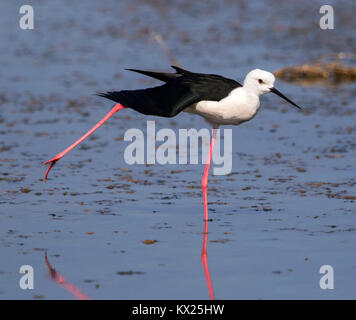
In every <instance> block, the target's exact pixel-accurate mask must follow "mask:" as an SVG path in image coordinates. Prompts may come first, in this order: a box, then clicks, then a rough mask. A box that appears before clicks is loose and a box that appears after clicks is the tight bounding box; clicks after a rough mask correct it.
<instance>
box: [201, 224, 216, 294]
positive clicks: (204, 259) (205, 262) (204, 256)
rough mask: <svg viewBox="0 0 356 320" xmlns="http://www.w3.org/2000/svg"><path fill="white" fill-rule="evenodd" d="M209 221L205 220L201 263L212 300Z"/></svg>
mask: <svg viewBox="0 0 356 320" xmlns="http://www.w3.org/2000/svg"><path fill="white" fill-rule="evenodd" d="M208 223H209V221H208V220H204V232H203V247H202V251H201V262H202V264H203V268H204V274H205V280H206V284H207V286H208V291H209V296H210V300H214V299H215V295H214V288H213V283H212V281H211V277H210V271H209V265H208V251H207V243H208Z"/></svg>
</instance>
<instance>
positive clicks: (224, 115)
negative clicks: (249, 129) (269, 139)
mask: <svg viewBox="0 0 356 320" xmlns="http://www.w3.org/2000/svg"><path fill="white" fill-rule="evenodd" d="M239 89H240V88H239ZM239 89H235V90H236V91H237V92H235V94H234V92H232V93H231V94H230V95H229V96H228V97H226V98H224V99H222V100H220V101H200V102H198V103H196V104H194V105H191V106H190V107H188V108H186V109H185V110H184V111H186V112H189V113H194V114H198V115H200V116H202V117H203V118H205V119H206V120H207V121H208V122H210V123H212V124H216V125H223V124H225V125H239V124H241V123H243V122H245V121H248V120H251V119H252V118H253V117H254V116H255V115H256V113H257V111H258V109H259V105H260V101H259V98H258V96H256V97H250V96H248V97H246V96H245V94H244V92H239V91H238V90H239ZM235 90H234V91H235Z"/></svg>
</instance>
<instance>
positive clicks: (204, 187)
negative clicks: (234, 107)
mask: <svg viewBox="0 0 356 320" xmlns="http://www.w3.org/2000/svg"><path fill="white" fill-rule="evenodd" d="M216 130H217V128H215V127H214V128H213V136H212V138H211V141H210V150H209V154H208V159H207V161H206V165H205V169H204V174H203V180H202V181H201V187H202V190H203V201H204V220H205V221H207V220H208V198H207V194H206V192H207V189H208V176H209V169H210V162H211V158H212V156H213V149H214V144H215V137H216Z"/></svg>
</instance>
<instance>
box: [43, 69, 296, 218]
mask: <svg viewBox="0 0 356 320" xmlns="http://www.w3.org/2000/svg"><path fill="white" fill-rule="evenodd" d="M172 67H173V68H174V69H175V70H176V72H175V73H163V72H153V71H142V70H136V69H128V70H130V71H134V72H138V73H141V74H144V75H146V76H149V77H152V78H155V79H158V80H161V81H163V82H165V84H164V85H162V86H159V87H154V88H148V89H141V90H124V91H114V92H106V93H100V94H99V96H102V97H105V98H108V99H110V100H113V101H115V102H117V104H116V105H115V106H114V107H113V108H112V110H111V111H110V112H109V113H108V114H107V115H106V116H105V117H104V118H103V119H102V120H101V121H100V122H99V123H97V124H96V125H95V126H94V127H93V128H92V129H91V130H89V131H88V132H87V133H86V134H85V135H84V136H83V137H81V138H80V139H79V140H77V141H76V142H75V143H73V144H72V145H71V146H70V147H68V148H67V149H65V150H64V151H62V152H61V153H59V154H57V155H56V156H55V157H54V158H53V159H51V160H48V161H46V162H45V163H46V164H48V163H50V166H49V167H48V169H47V172H46V175H45V180H47V176H48V173H49V171H50V170H51V168H52V167H53V166H54V164H55V163H56V162H57V161H58V160H60V159H61V158H62V157H63V156H64V155H65V154H66V153H68V152H69V151H70V150H72V149H73V148H74V147H75V146H77V145H78V144H79V143H81V142H82V141H83V140H84V139H86V138H87V137H88V136H89V135H90V134H92V133H93V132H94V131H95V130H96V129H98V128H99V127H100V126H101V125H102V124H103V123H104V122H105V121H106V120H108V119H109V118H110V117H111V116H112V115H113V114H115V113H116V112H117V111H119V110H121V109H124V108H131V109H133V110H135V111H137V112H140V113H142V114H145V115H154V116H161V117H174V116H176V115H177V114H178V113H180V112H181V111H186V112H190V113H194V114H198V115H200V116H202V117H203V118H205V119H206V120H207V121H208V122H209V123H211V124H212V126H213V135H212V138H211V142H210V150H209V154H208V159H207V162H206V166H205V169H204V174H203V179H202V182H201V185H202V191H203V202H204V219H205V221H207V220H208V203H207V187H208V175H209V168H210V162H211V159H212V154H213V148H214V143H215V138H216V130H217V128H218V127H219V126H220V125H224V124H225V125H227V124H228V125H239V124H241V123H243V122H245V121H248V120H251V119H252V118H253V117H254V116H255V115H256V113H257V111H258V109H259V107H260V99H259V97H260V96H261V95H262V94H264V93H268V92H273V93H275V94H277V95H278V96H280V97H282V98H283V99H285V100H286V101H288V102H289V103H291V104H292V105H293V106H295V107H297V108H299V109H301V108H300V107H299V106H298V105H296V104H295V103H294V102H293V101H291V100H289V99H288V98H287V97H285V96H284V95H283V94H282V93H280V92H279V91H278V90H277V89H276V88H274V81H275V77H274V75H273V74H272V73H270V72H267V71H264V70H260V69H255V70H252V71H250V72H249V73H248V74H247V75H246V78H245V80H244V83H243V85H241V84H240V83H238V82H237V81H235V80H231V79H227V78H224V77H222V76H219V75H214V74H201V73H194V72H190V71H187V70H184V69H181V68H178V67H175V66H172Z"/></svg>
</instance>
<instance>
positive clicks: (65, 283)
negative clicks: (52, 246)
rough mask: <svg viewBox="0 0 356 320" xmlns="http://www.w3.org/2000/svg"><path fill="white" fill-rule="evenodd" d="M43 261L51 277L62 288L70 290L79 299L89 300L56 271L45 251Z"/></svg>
mask: <svg viewBox="0 0 356 320" xmlns="http://www.w3.org/2000/svg"><path fill="white" fill-rule="evenodd" d="M45 262H46V266H47V268H48V271H49V273H50V276H51V278H52V279H53V280H54V281H56V282H57V283H58V284H59V285H61V286H62V287H63V288H64V289H66V290H67V291H68V292H70V293H71V294H72V295H74V296H75V297H76V298H77V299H79V300H90V298H89V297H88V296H87V295H85V294H84V293H83V292H82V291H81V290H80V289H79V288H78V287H76V286H75V285H74V284H71V283H69V282H68V281H67V280H66V278H64V277H63V276H62V275H61V274H60V273H58V272H57V271H56V270H55V269H54V268H52V266H51V264H50V263H49V261H48V258H47V252H46V253H45Z"/></svg>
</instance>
